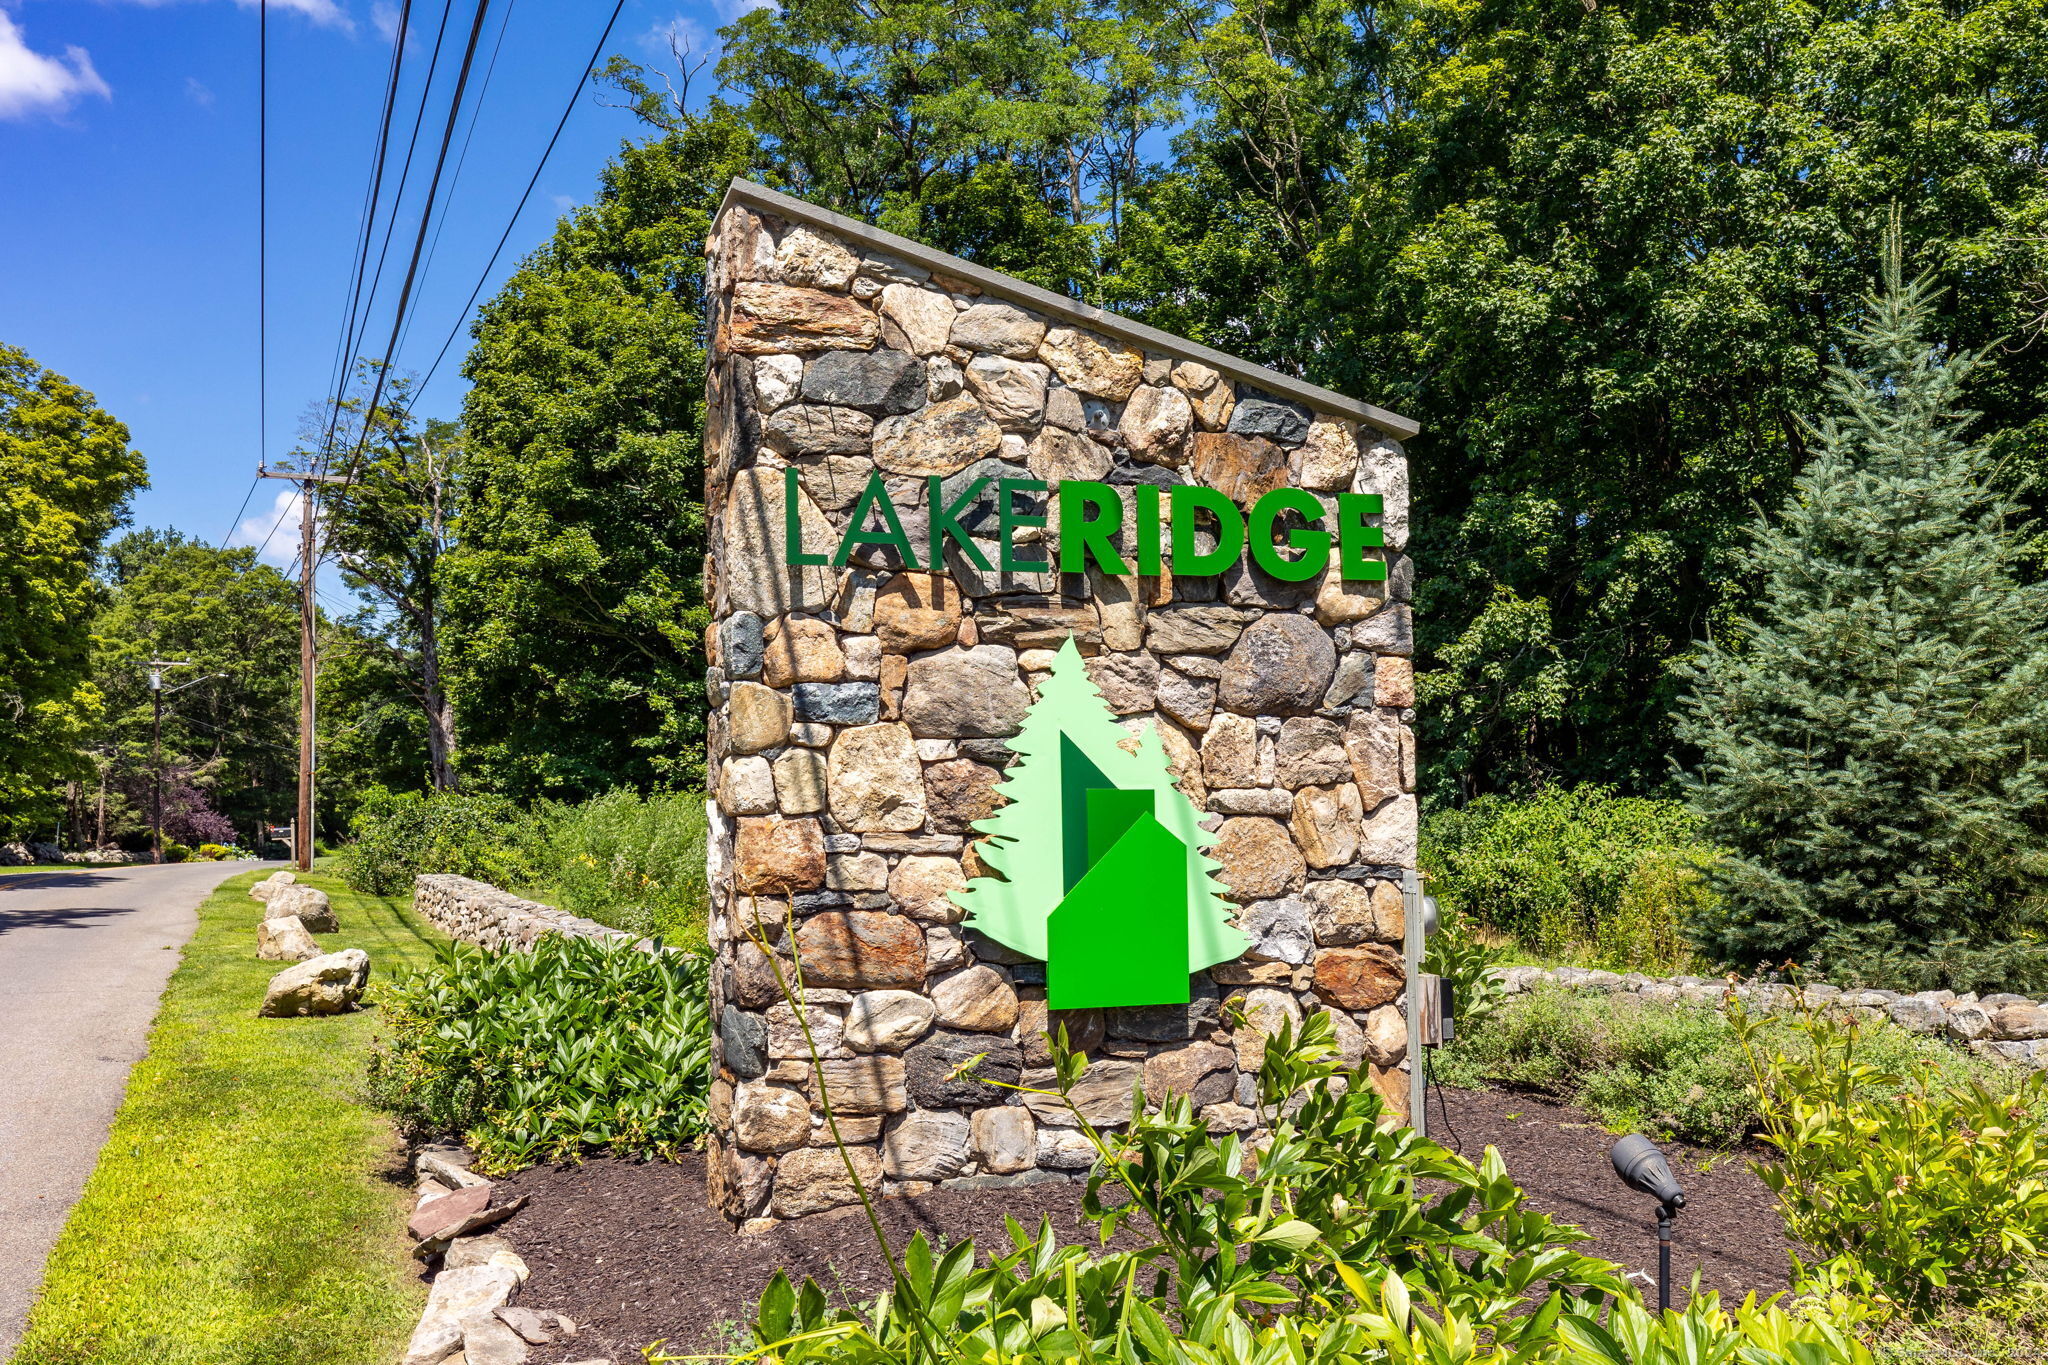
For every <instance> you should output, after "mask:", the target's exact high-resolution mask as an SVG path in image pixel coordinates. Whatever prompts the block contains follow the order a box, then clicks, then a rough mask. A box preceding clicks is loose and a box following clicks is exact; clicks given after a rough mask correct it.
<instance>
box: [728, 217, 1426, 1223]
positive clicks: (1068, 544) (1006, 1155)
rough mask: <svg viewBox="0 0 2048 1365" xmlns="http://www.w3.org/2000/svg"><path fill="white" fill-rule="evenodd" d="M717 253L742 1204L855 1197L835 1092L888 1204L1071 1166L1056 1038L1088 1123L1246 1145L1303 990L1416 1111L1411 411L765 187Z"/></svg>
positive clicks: (1381, 1083)
mask: <svg viewBox="0 0 2048 1365" xmlns="http://www.w3.org/2000/svg"><path fill="white" fill-rule="evenodd" d="M706 251H707V254H708V256H709V270H708V271H707V275H706V279H707V289H708V291H709V299H708V307H709V318H710V323H711V329H712V351H711V361H710V367H711V372H710V380H709V388H708V399H709V412H708V416H707V421H706V434H705V461H706V490H705V491H706V500H705V501H706V507H707V509H708V511H709V515H710V518H711V527H710V544H711V547H712V549H711V555H710V560H709V563H708V564H707V566H706V589H707V597H708V598H709V600H710V602H711V604H712V610H713V616H714V622H715V624H714V627H713V629H712V632H711V638H710V664H711V667H710V673H709V677H710V690H711V700H712V702H713V708H712V721H711V729H710V741H709V768H710V772H709V777H710V781H711V782H712V784H713V789H714V792H713V794H714V801H713V809H712V850H711V891H712V919H711V942H712V945H713V947H714V949H715V950H716V952H717V956H718V962H717V969H716V971H715V973H714V976H713V985H712V1010H713V1018H714V1024H715V1041H714V1046H713V1056H714V1065H715V1067H716V1075H715V1077H714V1080H713V1085H712V1097H711V1108H712V1122H713V1129H714V1137H713V1139H712V1143H711V1151H710V1167H711V1185H712V1197H713V1199H714V1200H715V1201H716V1202H717V1203H718V1204H719V1206H720V1207H721V1208H722V1210H723V1211H724V1212H725V1214H726V1215H727V1216H728V1217H729V1218H731V1219H732V1220H733V1221H734V1222H735V1223H736V1224H738V1225H740V1226H741V1227H743V1228H757V1227H763V1226H768V1225H770V1224H772V1223H773V1222H774V1221H775V1220H778V1219H783V1218H790V1217H796V1216H799V1215H802V1214H806V1213H812V1212H817V1211H820V1210H823V1209H828V1208H832V1207H835V1206H838V1205H842V1204H847V1203H851V1202H853V1201H854V1198H855V1193H854V1190H853V1187H852V1184H851V1182H850V1181H849V1180H848V1178H847V1172H846V1169H845V1163H844V1161H843V1160H842V1158H841V1156H840V1154H839V1152H838V1151H837V1150H836V1149H835V1147H834V1145H833V1142H832V1137H831V1134H830V1132H829V1131H828V1130H827V1127H826V1125H825V1123H824V1117H823V1110H822V1107H821V1098H823V1097H826V1096H829V1098H830V1102H831V1106H832V1110H833V1113H834V1116H835V1118H836V1121H837V1124H838V1128H839V1132H840V1136H841V1138H842V1139H844V1140H845V1142H846V1143H847V1144H848V1147H849V1151H850V1153H851V1157H852V1161H853V1165H854V1167H855V1169H856V1171H858V1172H859V1173H860V1175H861V1177H862V1179H863V1180H864V1181H865V1182H866V1183H867V1184H869V1186H870V1187H871V1188H873V1189H875V1190H879V1191H881V1192H883V1193H901V1192H914V1191H920V1190H924V1189H928V1188H930V1187H932V1186H933V1185H935V1184H945V1183H950V1182H960V1181H970V1182H973V1183H976V1184H983V1185H986V1184H995V1183H1024V1182H1031V1181H1039V1180H1048V1179H1062V1178H1067V1177H1068V1176H1069V1175H1070V1174H1072V1173H1077V1172H1081V1171H1085V1170H1086V1168H1087V1167H1088V1165H1089V1164H1090V1162H1091V1159H1092V1156H1093V1152H1092V1149H1091V1148H1090V1147H1089V1146H1088V1144H1087V1143H1086V1142H1085V1140H1084V1139H1083V1138H1082V1137H1081V1135H1080V1133H1079V1132H1078V1131H1077V1129H1076V1128H1075V1127H1074V1126H1073V1124H1072V1121H1071V1118H1070V1116H1069V1115H1068V1114H1067V1113H1066V1112H1065V1111H1064V1110H1063V1108H1062V1107H1060V1106H1058V1105H1053V1104H1048V1103H1045V1102H1043V1101H1041V1100H1040V1099H1038V1098H1037V1097H1032V1096H1020V1095H1019V1094H1018V1093H1017V1092H1016V1091H1014V1090H1010V1089H1006V1088H1004V1086H1003V1085H1001V1084H997V1083H995V1082H1002V1081H1008V1082H1011V1083H1023V1084H1031V1083H1036V1082H1042V1081H1044V1080H1046V1079H1047V1078H1048V1077H1049V1071H1048V1066H1049V1056H1048V1052H1047V1041H1046V1033H1047V1030H1048V1028H1051V1027H1054V1026H1057V1025H1059V1024H1064V1025H1065V1026H1066V1028H1067V1031H1068V1035H1069V1037H1070V1038H1071V1039H1072V1041H1073V1042H1074V1044H1075V1045H1076V1046H1078V1047H1083V1048H1085V1049H1086V1050H1087V1052H1088V1054H1089V1056H1090V1059H1091V1066H1090V1069H1089V1071H1088V1075H1087V1079H1086V1081H1085V1082H1084V1085H1083V1088H1082V1093H1081V1094H1080V1096H1079V1098H1080V1099H1081V1100H1082V1103H1083V1106H1084V1108H1086V1109H1087V1110H1088V1112H1089V1115H1090V1118H1091V1120H1097V1119H1099V1120H1100V1121H1102V1122H1104V1123H1108V1124H1114V1123H1115V1122H1116V1121H1117V1120H1118V1119H1119V1118H1120V1116H1122V1115H1124V1114H1126V1113H1127V1112H1128V1109H1129V1103H1130V1096H1131V1092H1132V1090H1133V1088H1134V1087H1135V1086H1140V1085H1142V1087H1143V1089H1144V1091H1145V1093H1146V1094H1147V1095H1148V1096H1151V1097H1154V1098H1157V1097H1160V1096H1163V1095H1166V1094H1181V1095H1187V1096H1189V1097H1190V1098H1191V1099H1192V1101H1193V1102H1194V1103H1195V1105H1196V1106H1197V1109H1198V1112H1199V1113H1200V1115H1201V1116H1202V1118H1203V1119H1205V1120H1206V1121H1207V1122H1208V1124H1209V1125H1210V1127H1211V1129H1212V1130H1214V1131H1218V1132H1223V1131H1239V1132H1248V1131H1250V1130H1251V1129H1252V1128H1253V1127H1255V1125H1256V1122H1257V1116H1256V1114H1255V1112H1254V1110H1253V1108H1252V1107H1251V1101H1252V1098H1253V1093H1254V1086H1255V1078H1254V1072H1255V1069H1256V1068H1257V1066H1258V1065H1259V1061H1260V1056H1261V1050H1262V1048H1263V1045H1264V1040H1265V1036H1266V1033H1267V1032H1268V1031H1269V1030H1271V1029H1272V1028H1273V1027H1275V1026H1276V1025H1277V1023H1278V1022H1279V1021H1281V1020H1283V1019H1296V1020H1298V1019H1300V1018H1302V1017H1303V1016H1304V1014H1305V1013H1309V1012H1315V1011H1327V1012H1328V1013H1329V1014H1330V1016H1331V1018H1332V1022H1333V1024H1334V1026H1335V1029H1336V1032H1337V1037H1338V1039H1339V1042H1340V1044H1341V1045H1342V1047H1343V1048H1344V1049H1345V1051H1346V1053H1347V1054H1348V1057H1349V1059H1350V1060H1352V1061H1354V1062H1357V1061H1363V1062H1365V1063H1367V1064H1369V1066H1370V1073H1369V1074H1370V1075H1371V1077H1372V1079H1373V1083H1374V1085H1375V1086H1376V1087H1377V1088H1378V1089H1380V1091H1381V1092H1382V1093H1383V1094H1384V1095H1385V1096H1386V1098H1387V1100H1388V1102H1389V1104H1390V1105H1391V1106H1393V1107H1394V1108H1396V1109H1401V1108H1404V1107H1405V1104H1406V1098H1407V1078H1406V1075H1405V1073H1404V1071H1403V1068H1404V1066H1405V1064H1406V1049H1407V1037H1408V1031H1407V1024H1406V1021H1405V1019H1404V1017H1403V1001H1404V995H1403V992H1404V987H1405V977H1404V964H1403V958H1402V951H1401V946H1400V945H1401V943H1402V939H1403V932H1404V908H1403V893H1402V878H1403V875H1404V874H1405V873H1407V872H1408V871H1410V870H1411V869H1412V868H1413V867H1414V864H1415V842H1416V808H1415V797H1414V794H1413V793H1414V788H1415V748H1414V739H1413V734H1412V731H1411V728H1410V726H1411V722H1412V720H1413V711H1412V708H1413V706H1414V700H1415V697H1414V678H1413V673H1412V671H1411V667H1410V656H1411V654H1412V652H1413V631H1412V625H1411V618H1410V614H1409V596H1410V588H1411V584H1412V578H1413V570H1412V567H1411V565H1410V561H1409V560H1408V559H1407V558H1406V557H1405V556H1404V555H1403V554H1402V549H1403V547H1404V546H1405V545H1406V543H1407V534H1408V482H1407V463H1406V458H1405V456H1404V455H1403V453H1402V450H1401V447H1400V445H1399V444H1398V441H1399V439H1400V438H1402V437H1405V436H1408V435H1412V434H1413V433H1414V431H1415V426H1414V424H1413V423H1412V422H1410V421H1408V420H1407V419H1405V418H1402V417H1399V416H1396V415H1395V414H1393V413H1389V412H1385V411H1383V410H1381V409H1379V408H1375V407H1373V406H1371V405H1370V404H1366V403H1361V402H1358V401H1356V400H1353V399H1348V398H1344V397H1342V396H1340V395H1338V394H1335V393H1332V392H1329V391H1328V390H1325V389H1321V388H1317V387H1315V386H1314V385H1311V384H1307V383H1304V382H1302V381H1301V380H1299V379H1295V378H1292V377H1290V376H1286V375H1282V374H1279V373H1276V372H1273V371H1270V370H1266V369H1262V368H1260V367H1258V366H1256V365H1252V364H1249V363H1247V362H1245V361H1242V360H1239V359H1236V358H1235V357H1231V356H1226V355H1223V354H1220V353H1218V352H1215V351H1211V350H1209V349H1208V348H1206V347H1203V346H1200V345H1196V344H1195V343H1192V342H1188V341H1183V340H1180V339H1178V338H1175V337H1171V336H1167V335H1165V334H1164V333H1161V332H1158V331H1155V330H1153V329H1151V328H1149V327H1145V326H1142V325H1140V324H1137V323H1134V322H1131V321H1129V320H1128V319H1124V318H1119V317H1117V316H1115V315H1114V314H1110V313H1105V312H1102V311H1100V310H1097V309H1093V308H1090V307H1087V306H1085V305H1082V304H1077V303H1075V302H1073V301H1071V300H1069V299H1066V298H1063V297H1060V296H1058V295H1054V294H1051V293H1048V292H1047V291H1045V290H1041V289H1038V288H1036V287H1034V286H1031V285H1028V284H1025V283H1024V282H1022V281H1019V280H1015V279H1011V278H1009V277H1007V276H1003V275H998V274H995V273H993V272H991V271H988V270H985V269H982V268H980V267H978V266H975V265H972V264H970V263H969V262H966V261H963V260H959V259H957V258H955V257H952V256H948V255H945V254H944V253H941V252H937V251H933V250H931V249H929V248H927V247H923V246H920V245H918V244H917V243H915V242H912V241H909V240H906V239H904V238H901V237H897V236H893V235H891V234H889V233H885V232H881V231H879V230H877V229H875V228H872V227H869V226H867V225H865V224H862V223H858V222H854V221H852V220H850V219H846V218H843V217H840V216H838V215H835V214H832V213H828V212H825V211H823V210H821V209H817V208H814V207H812V206H811V205H808V204H805V203H803V202H801V201H798V200H795V199H791V198H789V197H787V196H784V195H780V194H777V193H775V192H773V191H770V190H767V189H764V188H762V187H760V186H757V185H753V184H750V183H748V182H745V181H736V182H734V184H733V186H732V188H731V190H730V192H729V193H728V195H727V197H726V200H725V204H724V206H723V207H722V208H721V210H720V212H719V215H718V218H717V220H716V222H715V225H714V227H713V231H712V235H711V239H710V241H709V243H708V244H707V247H706ZM799 978H800V980H801V987H800V989H801V1000H802V1004H801V1007H800V1008H801V1010H802V1014H801V1017H800V1016H799V1013H798V1009H799V1007H798V1006H797V1005H793V1004H792V1003H791V1002H790V1000H788V999H786V998H785V994H784V992H785V988H788V989H790V990H796V989H799V987H798V982H799ZM1049 996H1050V1001H1049ZM1050 1004H1060V1005H1063V1006H1073V1007H1072V1008H1061V1009H1057V1010H1053V1009H1051V1008H1050ZM1233 1020H1236V1021H1241V1022H1238V1023H1236V1024H1235V1025H1233V1022H1232V1021H1233ZM805 1026H807V1027H805ZM976 1056H980V1057H981V1058H982V1060H981V1061H980V1063H979V1064H978V1065H977V1067H976V1068H974V1069H973V1070H972V1071H971V1072H965V1073H963V1072H962V1070H961V1065H962V1063H964V1062H966V1061H967V1060H969V1059H970V1058H974V1057H976Z"/></svg>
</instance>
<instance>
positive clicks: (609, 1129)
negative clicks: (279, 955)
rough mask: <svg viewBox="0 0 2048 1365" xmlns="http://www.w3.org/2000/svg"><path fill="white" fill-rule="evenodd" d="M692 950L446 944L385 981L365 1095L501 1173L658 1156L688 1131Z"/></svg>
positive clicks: (695, 1111) (695, 999) (698, 975)
mask: <svg viewBox="0 0 2048 1365" xmlns="http://www.w3.org/2000/svg"><path fill="white" fill-rule="evenodd" d="M706 981H707V964H706V962H705V960H704V959H703V957H702V956H701V955H698V954H694V953H685V952H676V951H671V952H653V953H649V952H643V951H641V950H639V949H637V948H635V947H634V946H633V944H632V943H631V942H630V941H627V940H624V939H585V938H563V937H560V936H556V935H550V936H548V937H546V938H543V939H541V940H540V941H539V942H538V943H536V944H535V945H534V946H533V948H532V949H531V950H530V951H517V950H509V949H508V950H497V951H487V950H484V949H479V948H474V947H469V946H466V945H460V944H457V945H450V946H449V947H446V948H444V949H443V950H442V952H441V955H440V959H439V961H438V962H436V963H435V964H434V965H433V966H431V967H429V968H427V969H426V970H424V971H421V972H418V973H416V974H414V975H413V976H411V977H409V978H408V979H406V980H405V981H403V982H401V983H400V984H399V985H398V986H397V987H396V988H394V989H393V990H392V991H391V993H390V995H389V997H388V999H387V1005H386V1019H387V1022H388V1028H389V1031H388V1036H385V1037H383V1038H381V1039H380V1040H379V1042H378V1045H377V1048H376V1050H375V1052H374V1053H373V1054H372V1056H371V1058H370V1063H369V1089H370V1094H371V1095H372V1097H373V1098H374V1099H375V1100H376V1101H377V1102H378V1103H379V1104H380V1105H382V1106H383V1107H384V1108H386V1109H387V1110H389V1111H390V1112H391V1113H392V1114H393V1115H395V1116H396V1117H397V1118H398V1120H399V1122H400V1125H401V1126H402V1127H404V1128H405V1129H407V1130H409V1132H410V1134H411V1135H413V1136H428V1135H431V1136H442V1135H454V1136H458V1137H460V1138H461V1139H462V1140H463V1141H464V1142H466V1143H468V1144H469V1146H470V1147H471V1148H472V1149H473V1150H474V1151H475V1152H476V1153H477V1160H478V1165H479V1167H480V1168H482V1169H484V1170H487V1171H497V1172H505V1171H511V1170H516V1169H517V1168H519V1167H521V1166H526V1165H530V1164H532V1163H534V1162H537V1161H544V1160H546V1161H572V1160H576V1159H577V1158H579V1157H581V1156H582V1155H583V1154H584V1153H586V1152H590V1151H605V1152H611V1153H613V1154H615V1155H620V1156H646V1157H660V1158H671V1159H672V1158H673V1157H675V1156H676V1155H677V1154H679V1153H681V1152H683V1151H684V1150H686V1149H688V1148H690V1147H693V1146H694V1145H695V1144H696V1142H697V1140H698V1138H699V1137H700V1136H701V1134H702V1133H703V1130H704V1101H705V1091H706V1086H707V1082H708V1077H709V1072H710V1023H709V1007H708V1004H707V1000H706Z"/></svg>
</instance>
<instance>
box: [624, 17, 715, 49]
mask: <svg viewBox="0 0 2048 1365" xmlns="http://www.w3.org/2000/svg"><path fill="white" fill-rule="evenodd" d="M641 42H642V44H643V45H644V46H646V47H647V48H648V50H649V51H652V52H657V53H660V54H661V55H663V56H666V55H667V54H668V53H669V52H670V51H676V52H685V53H695V54H696V55H698V56H700V57H701V56H704V55H706V54H709V53H713V52H716V51H718V48H719V42H718V39H717V38H715V37H713V36H712V35H711V32H710V31H709V30H708V29H706V28H705V27H704V25H702V24H700V23H698V22H697V21H696V20H695V19H691V18H688V17H686V16H684V15H681V14H678V15H677V16H676V17H675V18H673V19H671V20H669V21H668V22H667V23H665V24H656V25H655V26H654V27H653V28H651V29H649V30H647V34H646V36H645V37H643V38H642V39H641Z"/></svg>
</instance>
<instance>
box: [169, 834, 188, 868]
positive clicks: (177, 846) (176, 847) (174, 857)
mask: <svg viewBox="0 0 2048 1365" xmlns="http://www.w3.org/2000/svg"><path fill="white" fill-rule="evenodd" d="M191 857H192V850H191V849H189V848H187V847H186V846H185V845H183V844H181V843H179V842H178V841H177V840H176V839H166V840H164V861H165V862H167V863H182V862H187V861H189V860H190V859H191Z"/></svg>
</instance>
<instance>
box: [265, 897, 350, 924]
mask: <svg viewBox="0 0 2048 1365" xmlns="http://www.w3.org/2000/svg"><path fill="white" fill-rule="evenodd" d="M293 916H295V917H297V919H298V921H299V923H300V924H302V925H304V926H305V928H306V931H307V932H308V933H313V934H333V933H339V932H340V931H341V921H340V920H338V919H336V918H335V917H334V907H333V905H331V904H329V902H328V900H327V893H326V892H325V891H322V890H320V889H319V888H318V887H314V886H281V887H279V888H278V889H277V891H276V892H275V894H273V895H272V896H271V898H270V899H269V901H267V902H266V903H265V904H264V907H263V918H265V919H285V918H287V917H293Z"/></svg>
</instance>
